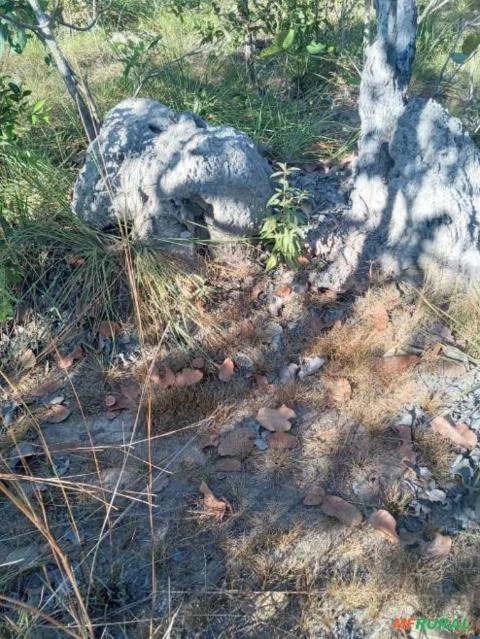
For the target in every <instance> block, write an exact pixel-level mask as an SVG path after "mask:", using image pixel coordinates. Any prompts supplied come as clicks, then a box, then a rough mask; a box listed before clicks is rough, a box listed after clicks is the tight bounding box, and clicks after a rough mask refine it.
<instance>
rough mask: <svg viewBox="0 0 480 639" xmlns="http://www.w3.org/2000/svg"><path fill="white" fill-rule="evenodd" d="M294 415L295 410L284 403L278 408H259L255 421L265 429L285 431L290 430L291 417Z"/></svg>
mask: <svg viewBox="0 0 480 639" xmlns="http://www.w3.org/2000/svg"><path fill="white" fill-rule="evenodd" d="M295 417H296V413H295V411H293V410H292V409H291V408H288V406H285V404H282V406H280V408H260V410H259V411H258V413H257V421H258V422H259V423H260V424H261V425H262V426H263V427H264V428H266V429H267V430H269V431H272V432H285V431H287V430H290V428H291V427H292V424H291V423H290V420H291V419H294V418H295Z"/></svg>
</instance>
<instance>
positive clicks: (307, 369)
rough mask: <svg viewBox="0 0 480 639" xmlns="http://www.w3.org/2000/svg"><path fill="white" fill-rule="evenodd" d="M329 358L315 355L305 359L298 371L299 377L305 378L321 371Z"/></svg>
mask: <svg viewBox="0 0 480 639" xmlns="http://www.w3.org/2000/svg"><path fill="white" fill-rule="evenodd" d="M326 361H327V360H326V359H325V358H324V357H320V356H319V355H314V356H313V357H309V358H308V359H306V360H305V362H304V364H302V366H301V367H300V370H299V372H298V377H299V379H305V377H308V376H309V375H314V374H315V373H316V372H317V371H319V370H320V369H321V368H322V366H323V365H324V364H325V362H326Z"/></svg>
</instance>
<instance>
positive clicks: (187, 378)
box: [175, 368, 203, 388]
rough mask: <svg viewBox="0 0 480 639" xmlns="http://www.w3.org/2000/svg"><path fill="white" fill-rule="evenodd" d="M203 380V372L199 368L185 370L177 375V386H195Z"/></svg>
mask: <svg viewBox="0 0 480 639" xmlns="http://www.w3.org/2000/svg"><path fill="white" fill-rule="evenodd" d="M202 379H203V372H202V371H200V370H198V369H197V368H184V369H182V370H181V371H180V372H179V373H177V374H176V375H175V385H176V386H179V387H180V388H182V387H183V386H193V385H194V384H198V382H200V381H201V380H202Z"/></svg>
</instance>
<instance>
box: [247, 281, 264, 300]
mask: <svg viewBox="0 0 480 639" xmlns="http://www.w3.org/2000/svg"><path fill="white" fill-rule="evenodd" d="M264 289H265V284H264V283H263V282H259V283H258V284H255V286H254V287H253V288H252V290H251V291H250V297H251V299H252V300H256V299H257V297H259V295H261V293H263V291H264Z"/></svg>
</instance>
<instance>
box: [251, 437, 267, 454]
mask: <svg viewBox="0 0 480 639" xmlns="http://www.w3.org/2000/svg"><path fill="white" fill-rule="evenodd" d="M254 444H255V447H256V448H258V450H262V451H263V450H267V449H268V444H267V442H266V440H265V439H263V438H262V437H256V438H255V440H254Z"/></svg>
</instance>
